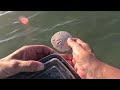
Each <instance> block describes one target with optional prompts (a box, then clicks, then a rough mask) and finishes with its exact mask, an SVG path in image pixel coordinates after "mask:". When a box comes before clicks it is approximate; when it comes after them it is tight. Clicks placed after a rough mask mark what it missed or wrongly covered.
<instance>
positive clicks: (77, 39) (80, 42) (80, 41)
mask: <svg viewBox="0 0 120 90" xmlns="http://www.w3.org/2000/svg"><path fill="white" fill-rule="evenodd" d="M74 40H75V41H76V42H77V43H78V44H80V45H82V47H89V45H88V44H87V43H85V42H83V41H82V40H81V39H79V38H74Z"/></svg>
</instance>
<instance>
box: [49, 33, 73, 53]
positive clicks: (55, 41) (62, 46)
mask: <svg viewBox="0 0 120 90" xmlns="http://www.w3.org/2000/svg"><path fill="white" fill-rule="evenodd" d="M69 37H71V38H72V36H71V35H70V34H69V33H68V32H66V31H59V32H57V33H55V34H54V35H53V36H52V38H51V43H52V45H53V47H54V48H56V49H57V50H58V51H61V52H65V51H68V50H70V47H69V46H68V44H67V39H68V38H69Z"/></svg>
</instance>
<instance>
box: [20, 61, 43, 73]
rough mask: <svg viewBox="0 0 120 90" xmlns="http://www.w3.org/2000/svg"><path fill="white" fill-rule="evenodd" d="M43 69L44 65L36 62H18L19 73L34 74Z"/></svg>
mask: <svg viewBox="0 0 120 90" xmlns="http://www.w3.org/2000/svg"><path fill="white" fill-rule="evenodd" d="M43 69H44V64H43V63H41V62H38V61H33V60H30V61H19V65H18V70H19V72H35V71H41V70H43Z"/></svg>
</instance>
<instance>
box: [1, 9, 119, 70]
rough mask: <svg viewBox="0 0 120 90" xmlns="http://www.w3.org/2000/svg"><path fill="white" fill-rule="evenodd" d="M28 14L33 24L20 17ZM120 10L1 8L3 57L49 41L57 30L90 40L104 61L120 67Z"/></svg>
mask: <svg viewBox="0 0 120 90" xmlns="http://www.w3.org/2000/svg"><path fill="white" fill-rule="evenodd" d="M19 16H25V17H28V18H29V20H30V24H29V25H23V24H21V22H19V21H18V17H19ZM119 29H120V12H119V11H116V12H115V11H111V12H110V11H109V12H108V11H0V58H3V57H5V56H7V55H9V54H10V53H12V52H14V51H15V50H17V49H19V48H20V47H22V46H24V45H31V44H32V45H33V44H34V45H36V44H38V45H40V44H44V45H48V46H50V47H52V45H51V43H50V38H51V37H52V35H53V34H54V33H56V32H57V31H61V30H62V31H67V32H69V33H70V34H71V35H72V36H73V37H78V38H81V39H82V40H84V41H85V42H87V43H88V44H89V45H90V46H91V47H92V48H93V50H94V52H95V53H96V55H97V56H98V57H99V58H101V59H102V60H103V61H104V62H106V63H108V64H110V65H113V66H115V67H119V68H120V60H119V59H120V55H119V53H120V42H119V40H120V30H119Z"/></svg>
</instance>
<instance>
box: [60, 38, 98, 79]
mask: <svg viewBox="0 0 120 90" xmlns="http://www.w3.org/2000/svg"><path fill="white" fill-rule="evenodd" d="M67 43H68V45H69V46H70V47H71V48H72V55H71V54H65V55H61V56H62V57H63V58H65V59H66V60H67V61H68V62H69V64H71V65H72V66H73V67H74V69H75V71H76V72H77V73H78V75H79V76H80V77H81V78H93V75H94V74H96V71H95V70H97V67H99V65H100V63H98V62H99V61H98V59H97V58H96V56H95V54H94V53H93V51H92V50H91V48H90V46H89V45H88V44H87V43H85V42H83V41H82V40H80V39H78V38H73V39H72V38H68V40H67ZM98 69H99V68H98Z"/></svg>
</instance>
